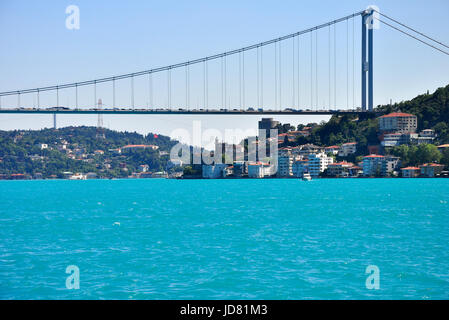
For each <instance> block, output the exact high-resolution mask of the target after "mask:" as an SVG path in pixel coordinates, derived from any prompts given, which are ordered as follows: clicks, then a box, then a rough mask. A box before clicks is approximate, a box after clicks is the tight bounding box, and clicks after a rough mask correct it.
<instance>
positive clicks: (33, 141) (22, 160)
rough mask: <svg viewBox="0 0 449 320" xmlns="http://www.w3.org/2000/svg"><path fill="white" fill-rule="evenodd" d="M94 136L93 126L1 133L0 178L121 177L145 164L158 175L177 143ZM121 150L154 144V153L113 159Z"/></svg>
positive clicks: (151, 136) (128, 135) (154, 137)
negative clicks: (70, 174) (17, 175)
mask: <svg viewBox="0 0 449 320" xmlns="http://www.w3.org/2000/svg"><path fill="white" fill-rule="evenodd" d="M96 134H97V129H96V127H85V126H82V127H65V128H61V129H57V130H54V129H42V130H14V131H0V174H4V175H8V174H13V173H23V174H28V175H31V176H34V175H36V174H42V176H43V178H47V177H50V176H52V175H55V176H57V177H62V175H63V172H66V171H70V172H73V173H77V172H79V173H87V172H95V173H97V174H98V175H99V176H103V177H126V176H128V175H129V174H130V173H131V172H135V171H136V170H138V169H139V166H140V165H148V169H149V170H150V171H161V170H166V169H167V164H168V160H169V157H168V155H167V153H168V152H169V151H170V149H171V148H172V146H174V145H175V144H176V143H178V142H177V141H174V140H171V139H170V137H167V136H163V135H158V134H153V133H150V134H148V135H146V136H143V135H141V134H138V133H136V132H117V131H113V130H108V129H104V134H105V138H104V139H102V138H96ZM42 145H47V148H43V146H42ZM64 145H65V147H64ZM125 145H154V146H157V147H158V149H157V150H153V149H152V148H145V149H137V150H133V151H132V152H126V154H125V153H122V154H118V152H117V149H118V148H121V147H123V146H125ZM154 149H156V148H154Z"/></svg>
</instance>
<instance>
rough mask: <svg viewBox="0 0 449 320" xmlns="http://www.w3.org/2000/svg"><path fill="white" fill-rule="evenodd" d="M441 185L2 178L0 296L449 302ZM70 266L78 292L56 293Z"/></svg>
mask: <svg viewBox="0 0 449 320" xmlns="http://www.w3.org/2000/svg"><path fill="white" fill-rule="evenodd" d="M448 187H449V179H335V180H328V179H326V180H315V181H311V182H304V181H301V180H277V179H270V180H208V181H206V180H191V181H177V180H163V179H162V180H161V179H157V180H151V179H150V180H108V181H106V180H88V181H0V203H1V205H0V298H1V299H448V298H449V268H448V263H449V250H448V247H447V244H448V243H449V219H448V218H449V203H448V201H449V188H448ZM69 265H76V266H78V267H79V270H80V289H79V290H68V289H67V288H66V277H67V276H68V274H66V273H65V271H66V267H67V266H69ZM368 265H376V266H378V268H379V270H380V288H379V289H378V290H368V289H367V288H366V286H365V281H366V278H367V276H368V275H367V274H365V269H366V267H367V266H368Z"/></svg>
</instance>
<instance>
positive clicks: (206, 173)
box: [202, 163, 228, 179]
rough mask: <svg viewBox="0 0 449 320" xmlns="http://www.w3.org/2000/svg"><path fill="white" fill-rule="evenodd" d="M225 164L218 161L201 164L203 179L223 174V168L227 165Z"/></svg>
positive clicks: (218, 176)
mask: <svg viewBox="0 0 449 320" xmlns="http://www.w3.org/2000/svg"><path fill="white" fill-rule="evenodd" d="M227 166H228V165H227V164H224V163H218V164H214V165H206V164H204V165H203V166H202V173H203V178H205V179H218V178H222V177H223V176H224V169H225V168H226V167H227Z"/></svg>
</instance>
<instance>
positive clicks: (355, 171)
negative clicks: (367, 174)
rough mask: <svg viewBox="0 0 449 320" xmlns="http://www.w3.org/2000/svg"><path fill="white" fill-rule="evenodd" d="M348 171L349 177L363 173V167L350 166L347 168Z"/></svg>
mask: <svg viewBox="0 0 449 320" xmlns="http://www.w3.org/2000/svg"><path fill="white" fill-rule="evenodd" d="M348 172H349V176H350V177H358V176H360V175H361V174H363V168H362V167H359V166H352V167H350V168H348Z"/></svg>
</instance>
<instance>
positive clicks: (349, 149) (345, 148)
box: [338, 142, 357, 157]
mask: <svg viewBox="0 0 449 320" xmlns="http://www.w3.org/2000/svg"><path fill="white" fill-rule="evenodd" d="M356 151H357V142H348V143H343V144H342V145H341V147H340V150H339V151H338V155H339V156H340V157H347V156H349V155H350V154H354V153H355V152H356Z"/></svg>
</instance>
